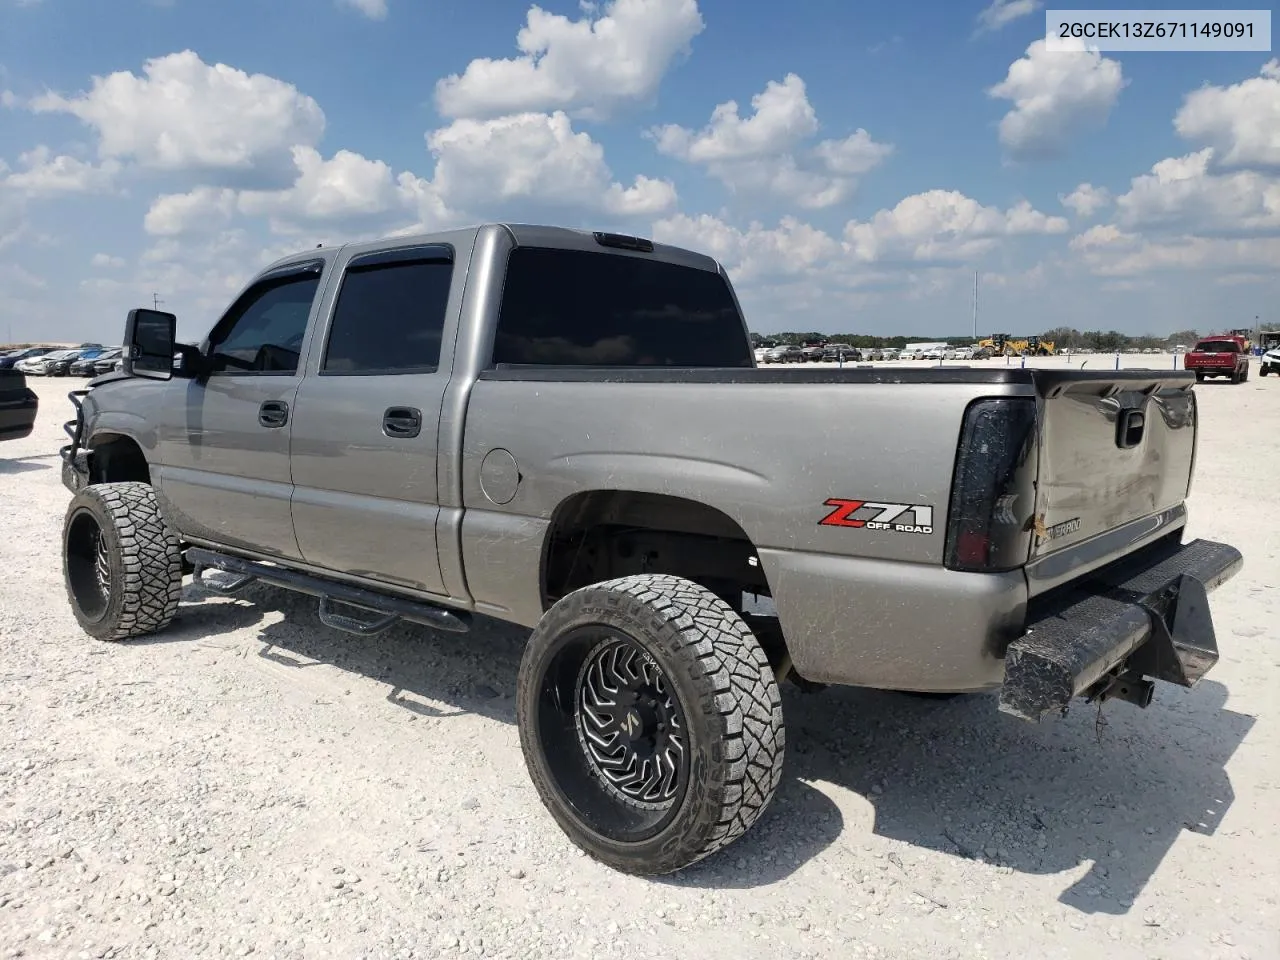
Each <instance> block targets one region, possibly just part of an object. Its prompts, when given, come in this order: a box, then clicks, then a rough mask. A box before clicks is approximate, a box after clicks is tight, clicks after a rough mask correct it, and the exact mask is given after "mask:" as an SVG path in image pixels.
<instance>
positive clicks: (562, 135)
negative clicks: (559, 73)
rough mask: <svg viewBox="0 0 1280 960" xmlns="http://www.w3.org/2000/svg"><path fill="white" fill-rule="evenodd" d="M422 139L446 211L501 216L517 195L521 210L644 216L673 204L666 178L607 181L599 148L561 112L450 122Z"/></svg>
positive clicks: (434, 188) (671, 188) (608, 175)
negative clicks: (432, 159) (432, 162)
mask: <svg viewBox="0 0 1280 960" xmlns="http://www.w3.org/2000/svg"><path fill="white" fill-rule="evenodd" d="M427 144H428V146H429V148H430V150H431V153H432V154H433V155H434V156H435V158H436V168H435V174H434V176H433V177H432V179H431V191H432V192H433V193H434V194H435V196H436V197H437V198H438V199H439V201H440V202H441V203H443V205H444V206H445V208H447V209H451V210H457V211H466V212H468V213H469V212H472V211H475V212H477V213H478V212H481V211H488V212H490V214H491V215H492V214H495V213H496V214H498V215H503V211H510V210H511V209H512V208H513V204H514V203H515V202H516V201H520V202H521V206H522V208H523V207H530V206H532V207H535V208H543V209H545V208H555V209H558V210H560V211H562V212H572V213H576V214H580V213H584V212H586V213H606V214H610V215H616V216H649V215H656V214H660V213H663V212H665V211H666V210H668V209H670V208H671V207H672V206H674V205H675V202H676V192H675V187H674V186H672V185H671V183H669V182H668V181H665V180H655V179H652V178H650V177H645V176H638V177H636V178H635V180H634V181H633V183H632V185H631V186H629V187H627V186H623V185H622V184H620V183H616V182H613V181H612V174H611V172H610V170H609V168H608V166H607V165H606V164H605V160H604V148H603V147H601V146H600V144H598V143H596V142H595V141H594V140H592V139H591V137H590V136H589V135H588V134H586V133H576V132H574V130H573V126H572V124H571V122H570V120H569V117H568V116H567V115H566V114H565V113H563V112H561V111H557V112H555V113H553V114H541V113H522V114H516V115H514V116H507V117H498V118H496V119H493V120H456V121H454V122H453V123H451V124H450V125H449V126H447V127H442V128H440V129H438V130H435V131H432V132H431V133H430V134H428V136H427Z"/></svg>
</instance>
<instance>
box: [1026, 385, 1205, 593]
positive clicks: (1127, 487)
mask: <svg viewBox="0 0 1280 960" xmlns="http://www.w3.org/2000/svg"><path fill="white" fill-rule="evenodd" d="M1194 382H1195V381H1194V380H1193V379H1192V375H1190V374H1188V373H1185V372H1181V371H1177V372H1175V371H1169V372H1162V371H1154V370H1152V371H1147V370H1142V371H1122V372H1118V373H1116V374H1114V375H1108V376H1095V377H1089V378H1087V379H1085V378H1080V375H1079V374H1078V373H1076V374H1074V375H1073V374H1072V373H1066V375H1065V376H1064V375H1062V374H1057V375H1055V374H1054V373H1050V372H1047V371H1046V372H1045V374H1044V375H1040V374H1039V372H1037V376H1036V384H1037V392H1038V393H1039V394H1040V397H1041V399H1040V404H1041V411H1040V437H1039V470H1038V475H1039V477H1038V481H1037V489H1036V507H1035V513H1034V517H1033V523H1034V526H1035V535H1034V536H1033V537H1032V546H1031V557H1030V559H1031V567H1030V569H1029V574H1030V575H1031V580H1032V592H1033V593H1034V592H1039V591H1040V590H1043V589H1048V588H1049V587H1052V586H1055V585H1056V584H1057V583H1058V582H1061V581H1062V580H1063V579H1064V578H1065V577H1067V576H1076V575H1079V574H1081V573H1084V572H1085V571H1086V570H1087V569H1091V568H1095V567H1098V566H1100V565H1101V564H1103V563H1105V562H1107V561H1108V560H1110V559H1113V558H1114V557H1116V556H1119V555H1120V554H1122V553H1125V552H1128V551H1129V550H1132V549H1133V548H1134V547H1135V546H1136V545H1138V543H1139V542H1140V541H1144V540H1150V539H1153V538H1154V537H1156V536H1158V535H1161V534H1164V533H1167V532H1169V530H1171V529H1172V528H1173V527H1174V526H1175V525H1176V524H1177V523H1179V522H1181V520H1182V517H1183V516H1184V512H1183V509H1182V504H1183V501H1184V500H1185V499H1186V495H1187V490H1188V486H1189V484H1190V479H1191V470H1192V465H1193V461H1194V459H1195V446H1196V405H1195V394H1194V391H1193V384H1194ZM1050 558H1054V559H1052V560H1051V559H1050ZM1037 561H1039V563H1037ZM1037 567H1039V569H1038V570H1037V569H1036V568H1037Z"/></svg>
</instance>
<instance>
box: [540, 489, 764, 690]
mask: <svg viewBox="0 0 1280 960" xmlns="http://www.w3.org/2000/svg"><path fill="white" fill-rule="evenodd" d="M636 573H666V574H672V575H674V576H679V577H684V578H686V579H688V580H692V581H694V582H695V583H699V584H701V585H702V586H704V587H706V588H707V589H708V590H711V591H712V592H713V593H715V594H716V595H717V596H719V597H720V598H721V599H722V600H724V601H725V602H726V603H728V604H729V606H731V607H733V609H734V610H736V611H738V613H740V614H742V615H743V619H744V620H746V621H747V623H748V625H749V626H750V627H751V629H752V630H753V631H754V632H755V634H756V636H757V638H758V639H759V640H760V643H761V645H762V646H763V647H764V648H765V652H766V653H767V654H768V655H769V659H770V662H772V663H774V665H775V666H776V665H777V664H779V663H781V662H782V661H783V659H784V658H785V656H786V648H785V641H784V640H783V638H782V632H781V629H780V628H779V626H778V619H777V616H776V614H775V613H773V612H772V599H771V598H772V594H771V592H770V589H769V581H768V578H767V577H766V576H765V572H764V569H763V567H762V566H761V564H760V559H759V557H758V556H757V555H756V548H755V545H754V544H753V543H752V542H751V538H750V537H748V536H747V534H746V532H745V531H744V530H743V529H742V527H741V526H739V525H738V523H737V522H736V521H734V520H733V519H732V518H731V517H729V516H728V515H726V514H724V513H722V512H721V511H719V510H717V509H715V508H714V507H709V506H707V505H706V504H704V503H698V502H697V501H695V500H688V499H685V498H683V497H672V496H666V495H662V494H654V493H636V492H633V491H624V490H597V491H592V492H590V493H582V494H577V495H576V496H573V497H570V498H569V499H568V500H566V501H565V502H564V503H562V504H561V505H560V507H559V508H558V509H557V510H556V512H555V515H554V516H553V517H552V520H551V528H550V530H549V532H548V534H547V538H546V541H545V545H544V547H543V558H542V577H541V579H542V603H543V610H547V609H549V608H550V607H551V605H552V604H554V603H555V602H556V601H557V600H559V599H560V598H561V597H563V596H565V595H566V594H569V593H572V592H573V591H574V590H577V589H578V588H580V587H584V586H587V585H588V584H591V583H599V582H601V581H603V580H611V579H613V578H615V577H625V576H629V575H631V574H636ZM744 594H750V595H753V596H752V597H744ZM753 598H769V599H768V600H767V601H766V602H765V604H764V605H763V606H764V609H765V610H767V611H770V612H769V613H767V614H764V615H762V614H761V613H760V612H759V611H760V606H759V605H758V604H756V603H748V601H750V600H752V599H753ZM748 606H749V607H750V609H749V610H747V609H744V607H748Z"/></svg>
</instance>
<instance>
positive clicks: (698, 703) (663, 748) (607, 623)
mask: <svg viewBox="0 0 1280 960" xmlns="http://www.w3.org/2000/svg"><path fill="white" fill-rule="evenodd" d="M516 716H517V722H518V723H519V728H520V746H521V748H522V750H523V752H524V757H525V763H526V765H527V767H528V770H529V775H530V777H531V779H532V780H533V783H534V786H535V787H536V788H537V790H538V794H539V796H540V797H541V798H542V802H543V804H544V805H545V806H546V807H547V810H548V811H549V812H550V813H551V815H552V816H553V817H554V818H555V820H556V822H557V823H558V824H559V825H560V827H561V829H563V830H564V831H565V833H566V834H568V836H569V838H570V839H571V840H572V841H573V842H574V843H575V844H577V845H578V846H579V847H581V848H582V849H583V850H585V851H586V852H587V853H589V854H590V855H591V856H593V857H595V858H596V859H597V860H600V861H601V862H603V863H605V864H608V865H609V866H611V867H613V868H615V869H617V870H621V871H623V872H626V873H634V874H644V875H656V874H664V873H671V872H673V871H675V870H679V869H681V868H682V867H687V866H689V865H690V864H692V863H695V862H697V861H698V860H701V859H702V858H703V857H706V856H709V855H710V854H712V853H714V852H716V851H717V850H719V849H721V848H722V847H725V846H727V845H728V844H730V843H732V842H733V841H734V840H736V839H737V838H738V837H740V836H742V835H743V834H744V833H746V831H747V830H748V829H749V828H750V827H751V826H752V824H754V823H755V822H756V820H757V819H758V818H759V817H760V814H761V813H762V812H763V811H764V809H765V807H766V806H768V804H769V801H770V800H772V799H773V795H774V793H775V792H776V791H777V788H778V783H779V781H780V780H781V777H782V766H783V754H784V732H783V724H782V700H781V695H780V693H779V690H778V684H777V681H776V680H775V679H774V674H773V670H772V668H771V667H770V666H769V661H768V658H767V657H766V656H765V653H764V650H763V649H762V648H761V646H760V644H759V642H758V641H757V640H756V638H755V637H754V636H753V635H752V633H751V631H750V630H749V629H748V628H747V626H746V624H745V623H744V622H743V621H742V618H741V617H739V616H738V614H737V613H736V612H735V611H734V610H733V609H732V608H731V607H730V606H729V605H728V604H726V603H725V602H724V601H723V600H721V599H720V598H719V597H717V596H716V595H715V594H713V593H712V592H711V591H709V590H707V589H705V588H703V587H701V586H699V585H698V584H696V583H693V582H691V581H689V580H685V579H683V578H681V577H673V576H666V575H659V574H641V575H637V576H630V577H623V578H621V579H617V580H610V581H607V582H604V583H597V584H593V585H591V586H587V587H583V588H582V589H580V590H576V591H574V592H573V593H571V594H569V595H568V596H566V597H564V598H563V599H561V600H560V601H559V602H557V603H556V604H555V605H554V606H553V607H552V608H551V609H550V610H548V611H547V612H546V614H544V615H543V617H542V620H541V622H539V624H538V626H537V629H536V630H534V632H533V636H532V637H531V638H530V640H529V645H528V647H527V649H526V650H525V653H524V658H523V660H522V661H521V664H520V676H519V683H518V686H517V693H516Z"/></svg>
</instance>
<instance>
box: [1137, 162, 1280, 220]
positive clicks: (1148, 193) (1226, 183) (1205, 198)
mask: <svg viewBox="0 0 1280 960" xmlns="http://www.w3.org/2000/svg"><path fill="white" fill-rule="evenodd" d="M1213 160H1214V149H1213V148H1212V147H1205V148H1204V149H1203V150H1200V151H1197V152H1196V153H1192V154H1188V155H1187V156H1185V157H1170V158H1168V159H1166V160H1161V161H1160V162H1159V163H1157V164H1155V165H1154V166H1152V168H1151V172H1150V173H1146V174H1143V175H1141V176H1138V177H1134V178H1133V180H1132V181H1131V184H1130V189H1129V191H1128V193H1125V194H1122V195H1121V196H1119V197H1117V198H1116V219H1117V222H1118V223H1119V224H1120V225H1121V226H1123V227H1126V228H1128V229H1145V230H1148V231H1159V232H1175V233H1191V234H1196V235H1202V236H1203V235H1218V236H1230V235H1234V236H1249V235H1256V234H1260V233H1271V232H1275V231H1280V177H1274V176H1267V175H1265V174H1262V173H1258V172H1255V171H1249V170H1237V171H1234V172H1231V173H1225V174H1215V173H1213V172H1212V164H1213Z"/></svg>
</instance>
